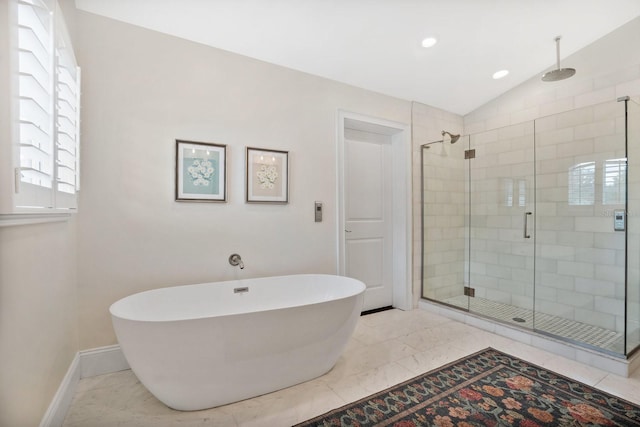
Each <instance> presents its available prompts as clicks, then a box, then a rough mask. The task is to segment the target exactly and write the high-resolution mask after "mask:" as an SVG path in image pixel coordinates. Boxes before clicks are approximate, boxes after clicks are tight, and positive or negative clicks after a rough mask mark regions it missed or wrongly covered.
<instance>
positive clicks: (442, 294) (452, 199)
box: [412, 102, 465, 301]
mask: <svg viewBox="0 0 640 427" xmlns="http://www.w3.org/2000/svg"><path fill="white" fill-rule="evenodd" d="M443 130H446V131H448V132H451V133H453V134H461V133H462V117H461V116H458V115H456V114H453V113H449V112H446V111H443V110H439V109H437V108H434V107H430V106H428V105H424V104H420V103H417V102H414V103H413V104H412V140H413V153H412V156H413V218H414V229H413V236H414V245H413V247H414V256H413V257H414V260H413V265H414V272H413V277H414V287H413V289H414V290H416V291H417V294H416V295H414V296H415V298H414V301H418V299H419V298H420V297H421V296H427V297H429V298H434V299H440V298H446V297H448V296H453V295H457V294H460V292H462V288H461V286H460V284H461V283H462V274H463V265H464V230H465V227H464V199H463V198H464V181H463V176H461V173H462V172H463V170H464V162H463V160H462V155H463V151H464V147H463V144H462V142H461V141H458V142H457V143H456V144H453V145H452V144H449V142H448V141H449V138H448V137H447V142H446V143H445V144H440V143H438V144H433V145H430V147H431V148H429V149H428V150H426V155H425V156H424V167H423V164H422V161H423V158H422V155H421V152H422V148H421V146H422V145H423V144H426V143H429V142H434V141H439V140H442V134H441V132H442V131H443ZM422 170H424V171H425V173H426V175H427V179H425V182H427V185H426V186H425V187H424V188H423V185H422V182H423V180H422V176H421V171H422ZM422 200H425V216H424V229H423V223H422V221H423V220H422V218H423V217H422ZM423 232H424V237H425V239H424V258H423V257H422V253H423V245H422V242H423V240H422V233H423ZM423 266H424V273H425V280H428V286H426V287H425V289H426V290H427V291H428V293H427V294H424V295H423V294H422V293H421V292H422V273H423V271H422V268H423Z"/></svg>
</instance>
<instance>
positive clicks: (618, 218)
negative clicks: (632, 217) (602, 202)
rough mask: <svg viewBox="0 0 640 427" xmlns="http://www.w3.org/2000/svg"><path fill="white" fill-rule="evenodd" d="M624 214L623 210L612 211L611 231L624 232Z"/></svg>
mask: <svg viewBox="0 0 640 427" xmlns="http://www.w3.org/2000/svg"><path fill="white" fill-rule="evenodd" d="M626 216H627V215H626V212H625V211H624V210H623V209H616V210H614V211H613V229H614V230H615V231H624V230H625V228H626V224H625V222H626Z"/></svg>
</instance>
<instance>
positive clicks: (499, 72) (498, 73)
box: [493, 70, 509, 80]
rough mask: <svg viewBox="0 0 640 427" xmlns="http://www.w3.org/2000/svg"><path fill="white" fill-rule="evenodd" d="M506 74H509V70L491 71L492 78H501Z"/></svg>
mask: <svg viewBox="0 0 640 427" xmlns="http://www.w3.org/2000/svg"><path fill="white" fill-rule="evenodd" d="M507 74H509V70H500V71H496V72H495V73H493V78H494V79H495V80H499V79H501V78H503V77H504V76H506V75H507Z"/></svg>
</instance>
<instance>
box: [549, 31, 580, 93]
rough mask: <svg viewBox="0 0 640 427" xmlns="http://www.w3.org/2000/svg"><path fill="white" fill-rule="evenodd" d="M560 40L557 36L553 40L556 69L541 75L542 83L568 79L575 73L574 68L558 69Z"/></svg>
mask: <svg viewBox="0 0 640 427" xmlns="http://www.w3.org/2000/svg"><path fill="white" fill-rule="evenodd" d="M560 39H561V37H560V36H557V37H556V38H555V40H556V63H557V68H556V69H555V70H551V71H548V72H546V73H544V74H543V75H542V81H543V82H557V81H558V80H564V79H568V78H569V77H571V76H573V75H574V74H575V73H576V70H575V69H574V68H560Z"/></svg>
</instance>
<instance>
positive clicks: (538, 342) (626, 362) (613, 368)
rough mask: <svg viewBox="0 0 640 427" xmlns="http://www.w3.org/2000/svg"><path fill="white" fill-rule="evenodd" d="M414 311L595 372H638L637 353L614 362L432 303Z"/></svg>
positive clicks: (421, 304)
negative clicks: (498, 337) (583, 365)
mask: <svg viewBox="0 0 640 427" xmlns="http://www.w3.org/2000/svg"><path fill="white" fill-rule="evenodd" d="M418 308H419V309H421V310H425V311H429V312H431V313H435V314H439V315H441V316H444V317H447V318H449V319H452V320H456V321H458V322H461V323H465V324H467V325H470V326H474V327H476V328H480V329H483V330H485V331H488V332H492V333H494V334H497V335H501V336H503V337H506V338H510V339H513V340H515V341H518V342H521V343H524V344H528V345H531V346H533V347H536V348H540V349H542V350H546V351H548V352H550V353H554V354H557V355H559V356H563V357H566V358H568V359H571V360H575V361H576V362H579V363H584V364H585V365H588V366H591V367H594V368H598V369H601V370H603V371H606V372H609V373H612V374H615V375H619V376H621V377H629V376H630V375H631V373H632V372H633V371H634V370H636V369H638V368H640V352H639V353H636V354H635V355H633V356H632V357H631V358H629V359H623V358H617V357H614V356H609V355H606V354H601V353H597V352H595V351H592V350H588V349H585V348H582V347H579V346H576V345H573V344H570V343H565V342H562V341H558V340H554V339H552V338H549V337H547V336H544V335H541V334H537V333H535V332H532V331H527V330H524V329H521V328H516V327H512V326H510V325H506V324H502V323H496V322H492V321H491V320H488V319H485V318H483V317H479V316H475V315H473V314H472V313H466V312H463V311H461V310H457V309H455V308H449V307H447V306H443V305H441V304H438V303H435V302H431V301H426V300H421V301H419V302H418Z"/></svg>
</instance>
